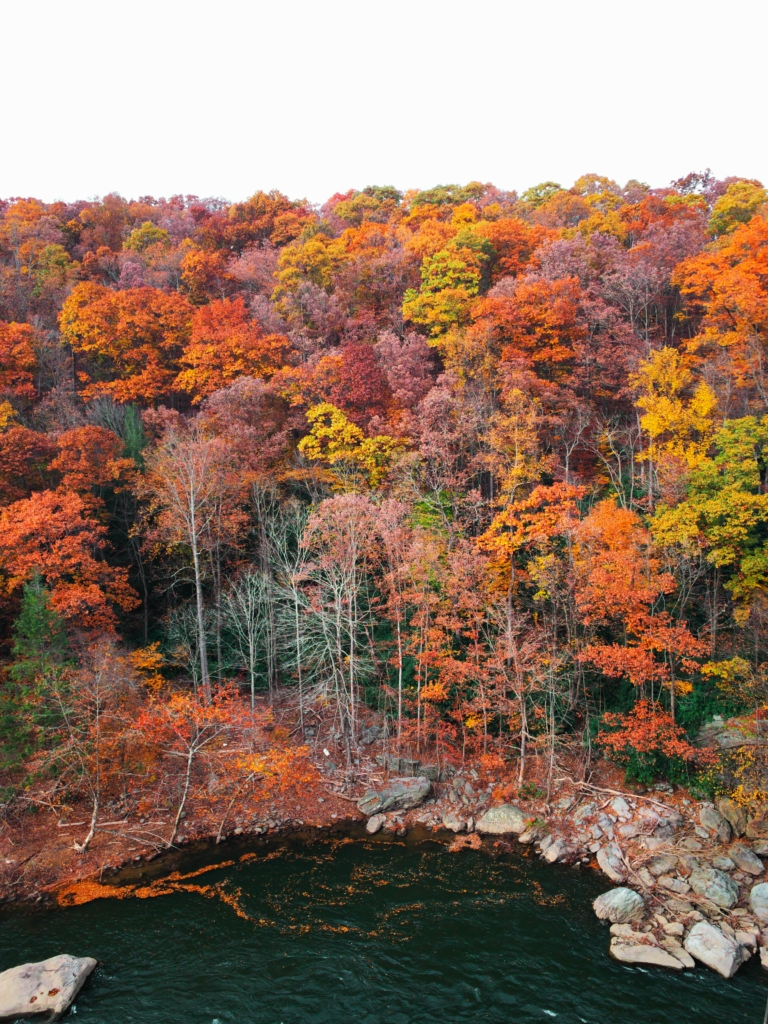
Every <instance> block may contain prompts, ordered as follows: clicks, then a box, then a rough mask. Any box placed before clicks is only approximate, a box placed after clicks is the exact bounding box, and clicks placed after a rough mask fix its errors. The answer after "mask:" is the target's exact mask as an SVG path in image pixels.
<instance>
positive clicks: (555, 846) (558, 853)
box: [542, 839, 571, 864]
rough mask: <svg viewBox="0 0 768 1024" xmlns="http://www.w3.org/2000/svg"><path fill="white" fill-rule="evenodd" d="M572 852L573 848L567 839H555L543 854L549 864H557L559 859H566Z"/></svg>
mask: <svg viewBox="0 0 768 1024" xmlns="http://www.w3.org/2000/svg"><path fill="white" fill-rule="evenodd" d="M570 852H571V848H570V846H569V845H568V843H567V842H566V841H565V839H555V841H554V842H553V843H551V844H550V845H549V847H548V848H547V850H545V852H544V853H543V854H542V856H543V857H544V860H545V861H546V862H547V863H548V864H556V863H557V861H559V860H565V858H566V857H567V856H568V854H569V853H570Z"/></svg>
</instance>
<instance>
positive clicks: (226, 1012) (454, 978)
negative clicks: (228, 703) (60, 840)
mask: <svg viewBox="0 0 768 1024" xmlns="http://www.w3.org/2000/svg"><path fill="white" fill-rule="evenodd" d="M232 852H233V851H232V849H229V850H228V853H229V854H230V859H228V860H226V861H222V862H218V863H211V862H210V860H209V861H208V862H206V860H205V858H206V857H208V858H210V857H211V851H206V852H205V853H203V854H201V853H199V852H198V853H185V854H183V855H179V856H178V857H177V858H176V861H175V862H174V863H172V864H168V862H154V863H153V864H151V865H148V866H144V867H143V868H141V869H133V870H132V871H131V872H126V873H124V875H123V877H122V878H120V879H119V881H120V884H119V885H116V884H113V883H114V881H115V880H112V881H111V882H110V884H101V885H100V884H97V883H84V884H79V885H70V886H67V887H65V888H63V889H62V890H61V891H60V893H59V900H60V903H61V905H62V909H60V910H58V911H53V912H45V913H19V912H14V913H6V914H5V915H4V916H3V917H2V918H0V969H4V968H5V967H9V966H11V965H13V964H16V963H21V962H23V961H25V960H40V959H43V958H44V957H47V956H51V955H53V954H54V953H57V952H69V953H73V954H75V955H92V956H96V957H98V958H99V960H100V961H101V966H100V967H99V969H98V971H97V972H96V974H95V975H94V978H93V981H92V983H90V984H89V986H88V987H87V988H86V989H85V990H84V992H83V993H81V995H80V997H79V998H78V1003H77V1015H78V1020H82V1019H84V1020H85V1021H86V1022H90V1024H131V1022H136V1024H139V1022H141V1024H177V1022H182V1021H183V1022H184V1024H198V1022H199V1024H214V1022H216V1021H218V1022H220V1024H277V1022H281V1021H282V1022H284V1024H304V1022H307V1024H310V1022H318V1024H320V1022H326V1021H327V1022H331V1021H333V1022H339V1021H353V1022H355V1024H357V1022H360V1024H378V1022H382V1024H383V1022H388V1024H390V1022H395V1024H411V1022H413V1024H416V1022H419V1024H421V1022H425V1024H426V1022H435V1021H440V1022H452V1021H457V1022H458V1021H473V1022H474V1021H488V1022H498V1024H502V1022H504V1024H525V1022H528V1021H543V1020H547V1019H550V1018H556V1019H558V1020H559V1021H561V1022H567V1024H571V1022H573V1024H575V1022H577V1021H581V1022H585V1024H687V1022H689V1021H696V1024H715V1022H717V1024H725V1022H727V1024H731V1022H733V1024H739V1022H750V1024H752V1022H754V1024H758V1022H759V1021H761V1020H762V1008H763V1007H764V1004H765V989H766V986H765V982H764V980H763V977H762V975H761V973H760V968H759V965H757V964H754V963H753V964H749V965H747V968H746V969H745V970H744V971H743V972H742V973H740V975H739V976H738V978H737V979H736V980H734V981H732V982H726V981H723V980H722V979H720V978H719V977H717V976H716V975H714V974H713V973H712V972H710V971H706V970H704V969H703V968H699V969H697V970H696V971H694V972H690V973H686V974H685V975H684V976H681V975H670V974H667V973H665V972H662V971H658V970H651V969H645V968H640V967H626V966H624V965H619V964H616V963H614V962H613V961H611V960H610V958H609V957H608V954H607V949H608V934H607V930H606V928H605V926H603V925H601V924H600V923H599V922H597V921H596V919H595V918H594V915H593V914H592V911H591V906H590V904H591V900H592V899H594V897H595V895H597V893H599V892H601V891H603V889H604V888H605V883H604V881H603V880H601V879H600V878H599V877H597V876H595V875H594V874H593V873H591V872H590V873H587V874H585V875H583V874H580V873H578V872H576V871H574V870H572V869H569V868H561V867H556V868H552V867H549V866H543V865H540V864H539V863H538V862H536V861H535V860H533V859H531V858H530V857H527V856H525V855H523V854H522V853H520V852H518V851H514V852H513V853H511V854H509V855H505V856H496V855H495V854H494V851H493V850H488V849H483V850H471V849H465V850H463V851H461V852H456V853H448V852H447V851H446V848H445V846H443V845H442V844H441V843H437V842H435V841H434V840H433V839H432V838H431V837H428V836H427V835H425V834H421V835H417V834H413V833H412V834H411V835H409V836H408V837H407V839H406V840H395V839H393V838H389V837H379V836H377V837H375V838H370V837H362V836H357V837H351V836H341V837H337V838H329V837H328V836H326V837H324V838H323V839H320V840H318V839H315V840H314V841H313V842H305V841H300V840H299V839H296V840H291V841H288V840H282V841H280V842H278V843H276V844H272V845H268V844H263V843H262V844H261V845H257V844H256V843H255V842H254V843H252V844H251V846H250V847H249V846H248V845H247V844H242V845H240V846H239V847H238V848H237V853H236V854H235V855H234V856H232ZM116 900H119V901H120V902H119V903H116V902H115V901H116Z"/></svg>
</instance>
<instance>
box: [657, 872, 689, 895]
mask: <svg viewBox="0 0 768 1024" xmlns="http://www.w3.org/2000/svg"><path fill="white" fill-rule="evenodd" d="M658 883H659V885H661V886H663V887H664V888H665V889H669V891H670V892H676V893H677V894H678V896H685V894H686V893H689V892H690V891H691V887H690V885H689V884H688V883H687V882H684V881H683V880H682V878H674V877H673V876H672V875H660V876H659V878H658Z"/></svg>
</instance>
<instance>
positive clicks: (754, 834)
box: [744, 809, 768, 839]
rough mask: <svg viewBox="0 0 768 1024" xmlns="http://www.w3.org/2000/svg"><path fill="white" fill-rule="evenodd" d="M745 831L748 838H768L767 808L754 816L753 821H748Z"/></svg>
mask: <svg viewBox="0 0 768 1024" xmlns="http://www.w3.org/2000/svg"><path fill="white" fill-rule="evenodd" d="M744 831H745V833H746V836H747V839H768V816H766V810H765V809H763V810H762V811H761V812H760V814H758V815H756V817H754V818H752V820H751V821H748V822H747V827H746V829H745V830H744Z"/></svg>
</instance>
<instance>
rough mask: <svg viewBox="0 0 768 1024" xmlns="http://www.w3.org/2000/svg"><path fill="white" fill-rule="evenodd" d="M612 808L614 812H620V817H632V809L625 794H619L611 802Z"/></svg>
mask: <svg viewBox="0 0 768 1024" xmlns="http://www.w3.org/2000/svg"><path fill="white" fill-rule="evenodd" d="M611 810H612V811H613V812H614V814H618V816H619V817H620V818H631V817H632V810H631V808H630V806H629V804H628V803H627V801H626V800H625V799H624V797H623V796H617V797H616V799H615V800H613V801H612V802H611Z"/></svg>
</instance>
